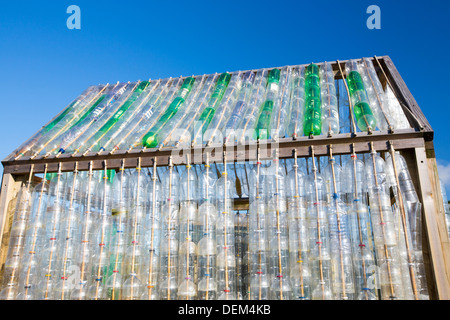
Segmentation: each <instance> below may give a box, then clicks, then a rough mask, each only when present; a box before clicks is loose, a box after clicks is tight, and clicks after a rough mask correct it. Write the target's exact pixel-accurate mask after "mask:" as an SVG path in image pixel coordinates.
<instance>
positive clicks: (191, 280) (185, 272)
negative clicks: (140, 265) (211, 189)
mask: <svg viewBox="0 0 450 320" xmlns="http://www.w3.org/2000/svg"><path fill="white" fill-rule="evenodd" d="M189 156H190V155H189V154H188V155H186V159H187V160H186V171H185V172H184V173H183V175H181V178H180V179H181V180H180V213H179V217H178V220H179V228H180V229H179V243H180V244H179V249H178V250H179V251H178V279H179V285H178V295H177V296H178V299H179V300H194V299H196V297H197V288H196V283H197V278H196V276H197V245H196V244H195V242H194V239H196V238H197V236H196V232H197V229H198V228H197V221H198V218H197V213H198V211H197V194H198V179H197V174H196V173H195V170H193V168H192V166H191V164H190V158H189Z"/></svg>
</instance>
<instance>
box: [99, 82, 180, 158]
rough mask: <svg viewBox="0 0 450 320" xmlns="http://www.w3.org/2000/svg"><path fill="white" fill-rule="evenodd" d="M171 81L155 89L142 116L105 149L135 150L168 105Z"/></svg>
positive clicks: (113, 138) (115, 137) (162, 83)
mask: <svg viewBox="0 0 450 320" xmlns="http://www.w3.org/2000/svg"><path fill="white" fill-rule="evenodd" d="M170 83H171V79H166V80H163V81H161V83H160V85H159V86H158V87H157V88H156V89H155V92H154V93H153V94H152V95H151V96H150V97H149V98H148V100H147V102H146V103H145V106H144V107H143V109H142V111H143V112H142V114H139V115H138V116H137V117H136V118H134V120H133V121H132V122H131V123H130V124H129V125H127V126H126V127H125V128H124V129H123V131H124V132H123V134H120V135H117V136H113V137H112V140H111V142H105V143H104V148H106V146H107V145H108V144H109V145H113V146H114V147H113V149H112V151H111V152H114V151H116V150H119V149H128V148H134V147H135V144H136V146H138V145H139V142H140V141H142V139H141V138H142V137H143V135H144V134H145V133H146V132H147V130H148V129H149V128H150V127H151V126H152V125H153V124H154V123H155V122H156V121H157V120H158V119H159V116H160V115H161V114H162V113H163V112H164V108H165V107H166V105H163V102H165V98H166V96H167V94H168V92H169V87H170Z"/></svg>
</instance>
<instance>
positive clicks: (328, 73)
mask: <svg viewBox="0 0 450 320" xmlns="http://www.w3.org/2000/svg"><path fill="white" fill-rule="evenodd" d="M320 79H321V82H320V87H321V98H322V132H323V133H325V132H326V133H328V136H331V135H332V134H337V133H339V111H338V108H337V105H338V104H337V98H336V87H335V85H334V73H333V68H332V67H331V64H330V63H329V62H325V63H323V64H322V65H321V66H320Z"/></svg>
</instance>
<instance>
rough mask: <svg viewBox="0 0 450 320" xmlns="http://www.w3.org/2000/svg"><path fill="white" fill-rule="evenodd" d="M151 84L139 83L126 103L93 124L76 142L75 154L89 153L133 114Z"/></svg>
mask: <svg viewBox="0 0 450 320" xmlns="http://www.w3.org/2000/svg"><path fill="white" fill-rule="evenodd" d="M149 84H150V82H149V81H141V82H139V84H137V85H136V86H135V87H134V88H133V91H132V92H131V93H130V94H129V95H128V96H127V97H126V101H125V102H123V103H122V101H119V103H118V104H117V105H118V107H117V108H112V109H110V110H107V111H106V112H105V113H104V114H103V116H101V117H99V118H98V119H97V121H96V122H95V123H92V124H91V125H90V126H89V128H88V129H87V130H86V131H85V132H84V133H83V134H82V135H81V136H80V137H79V138H78V139H77V140H76V145H77V148H75V149H74V150H73V153H78V152H80V153H82V154H83V155H84V154H86V153H87V152H89V151H90V147H91V146H93V144H94V143H95V142H97V141H98V140H99V139H101V138H102V137H103V136H104V135H106V134H107V133H108V132H109V131H110V130H111V129H112V128H113V127H114V126H115V124H116V123H117V122H118V121H119V120H120V119H122V118H124V117H126V116H127V114H128V112H130V111H131V112H133V111H134V110H135V109H136V107H137V106H138V105H139V103H137V102H136V101H139V100H141V99H142V97H145V94H142V93H143V92H144V91H145V90H146V89H147V87H148V86H149ZM69 150H70V149H69Z"/></svg>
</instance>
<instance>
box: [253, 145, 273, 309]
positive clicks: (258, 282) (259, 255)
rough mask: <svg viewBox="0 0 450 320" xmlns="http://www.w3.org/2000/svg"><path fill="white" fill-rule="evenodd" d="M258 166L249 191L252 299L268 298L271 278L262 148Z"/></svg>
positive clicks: (257, 161)
mask: <svg viewBox="0 0 450 320" xmlns="http://www.w3.org/2000/svg"><path fill="white" fill-rule="evenodd" d="M257 152H258V153H257V159H256V168H255V169H254V170H252V172H251V174H250V178H249V181H250V190H249V191H250V192H249V201H250V207H249V213H248V214H249V259H250V261H249V262H250V275H249V277H250V279H249V281H250V293H249V299H250V300H268V299H270V296H269V288H270V280H269V277H268V274H267V273H268V239H267V221H266V216H267V215H266V213H267V206H266V194H265V193H266V186H267V182H266V181H265V179H263V178H264V177H266V175H265V174H262V173H261V171H262V170H263V168H261V160H260V148H259V147H258V149H257Z"/></svg>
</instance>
